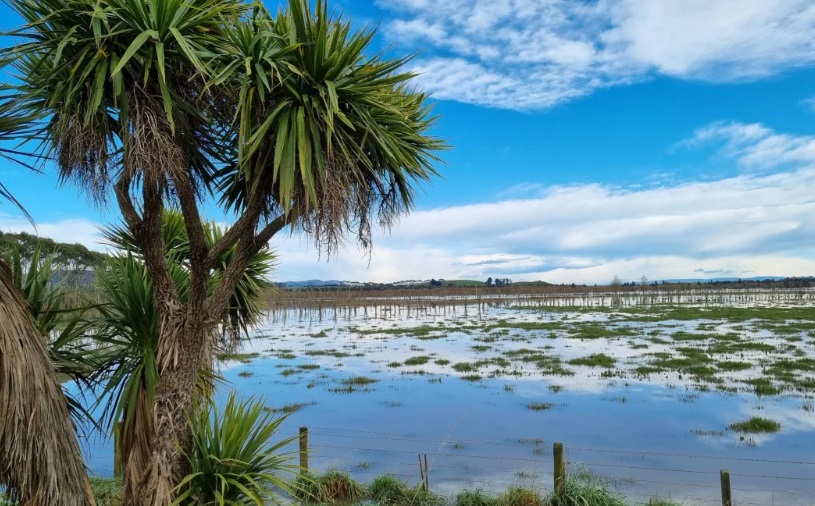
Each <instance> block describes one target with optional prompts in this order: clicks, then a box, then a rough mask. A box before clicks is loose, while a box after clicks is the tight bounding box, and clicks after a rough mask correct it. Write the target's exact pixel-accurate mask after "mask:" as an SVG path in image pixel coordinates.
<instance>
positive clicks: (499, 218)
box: [278, 123, 815, 283]
mask: <svg viewBox="0 0 815 506" xmlns="http://www.w3.org/2000/svg"><path fill="white" fill-rule="evenodd" d="M712 142H715V143H717V144H720V145H721V146H722V147H721V153H722V155H723V156H729V157H734V158H735V159H736V160H737V161H738V162H739V164H741V165H742V166H744V167H746V168H749V169H751V170H748V171H745V172H744V173H742V174H741V175H738V176H735V177H731V178H727V179H720V180H714V181H702V182H700V181H696V182H687V183H683V184H678V185H675V186H665V187H654V188H635V189H630V188H618V187H608V186H602V185H597V184H587V185H577V186H566V187H554V188H547V187H542V186H537V185H528V187H527V188H525V191H527V192H528V191H530V190H531V191H534V192H535V195H534V196H531V197H525V198H523V199H511V198H508V199H504V200H500V201H498V202H490V203H477V204H471V205H463V206H456V207H450V208H443V209H431V210H423V211H418V212H415V213H413V214H412V215H410V216H409V217H408V218H407V219H405V220H404V221H403V222H402V223H401V224H400V226H399V227H398V228H397V229H396V230H395V231H394V232H393V233H392V234H391V235H384V234H380V237H378V238H377V246H376V249H375V250H374V252H373V254H372V256H371V257H370V258H369V257H368V256H366V255H364V254H363V253H360V252H358V251H357V250H356V249H355V248H353V247H350V248H348V249H347V250H346V251H344V252H342V253H341V254H340V255H339V256H338V257H336V258H333V259H323V261H322V262H320V261H318V259H317V257H316V255H315V254H314V253H313V250H312V248H311V246H310V245H309V244H308V243H307V242H305V241H304V240H303V239H301V238H292V239H290V240H286V241H282V242H279V243H278V246H279V248H280V253H281V256H280V262H281V263H280V268H281V275H283V276H284V277H285V276H296V277H297V278H299V279H308V278H325V277H326V276H328V277H331V278H342V279H357V280H375V281H396V280H401V279H428V278H431V277H447V278H451V279H452V278H476V279H482V278H486V277H487V276H493V277H510V278H512V279H516V280H524V279H526V280H529V279H543V280H547V281H553V282H585V283H603V282H608V281H609V280H611V278H612V277H613V276H614V275H619V276H620V277H622V278H623V279H629V280H635V279H639V278H640V276H642V275H646V276H647V277H649V278H651V279H664V278H707V277H721V276H735V277H751V276H759V275H778V276H795V275H808V274H813V273H815V257H813V256H811V255H808V254H807V253H806V251H807V250H808V249H810V248H811V247H812V245H813V237H815V224H813V221H812V219H811V217H812V216H813V213H815V197H814V196H813V195H812V192H811V188H813V187H815V150H813V149H812V146H813V142H815V141H814V140H813V139H810V138H808V137H794V136H788V135H782V134H777V133H775V132H773V131H771V130H770V129H768V128H766V127H764V126H762V125H757V124H756V125H749V124H738V123H716V124H713V125H709V126H707V127H705V128H702V129H700V130H698V131H697V132H696V134H695V135H694V136H693V138H692V139H689V140H688V141H686V143H685V144H688V145H697V144H700V143H712ZM773 159H775V160H776V161H777V163H776V164H775V165H774V166H773V165H772V164H771V160H773ZM779 164H781V166H784V167H786V166H787V165H789V164H792V166H791V167H789V168H786V170H781V171H779V170H771V169H773V168H774V169H778V167H779ZM759 169H760V170H759ZM511 193H512V192H509V194H511Z"/></svg>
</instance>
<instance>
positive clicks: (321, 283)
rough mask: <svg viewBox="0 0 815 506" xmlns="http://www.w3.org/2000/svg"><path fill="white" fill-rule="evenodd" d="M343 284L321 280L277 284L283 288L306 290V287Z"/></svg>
mask: <svg viewBox="0 0 815 506" xmlns="http://www.w3.org/2000/svg"><path fill="white" fill-rule="evenodd" d="M342 283H343V282H342V281H337V280H333V279H332V280H328V281H324V280H321V279H309V280H306V281H283V282H280V283H277V286H280V287H283V288H304V287H308V288H313V287H318V286H340V285H342Z"/></svg>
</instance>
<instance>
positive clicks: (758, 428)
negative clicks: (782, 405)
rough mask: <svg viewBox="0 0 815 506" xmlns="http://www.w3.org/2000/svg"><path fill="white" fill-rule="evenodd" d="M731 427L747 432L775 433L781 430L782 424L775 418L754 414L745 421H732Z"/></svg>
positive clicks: (734, 429) (736, 430) (731, 428)
mask: <svg viewBox="0 0 815 506" xmlns="http://www.w3.org/2000/svg"><path fill="white" fill-rule="evenodd" d="M729 428H730V430H732V431H735V432H743V433H746V434H775V433H776V432H779V431H780V430H781V424H780V423H778V422H776V421H775V420H770V419H768V418H761V417H760V416H754V417H752V418H750V419H749V420H745V421H743V422H738V423H731V424H730V426H729Z"/></svg>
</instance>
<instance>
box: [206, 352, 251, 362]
mask: <svg viewBox="0 0 815 506" xmlns="http://www.w3.org/2000/svg"><path fill="white" fill-rule="evenodd" d="M259 356H260V353H217V354H216V355H215V358H217V359H218V360H220V361H221V362H225V361H227V360H236V361H238V362H243V363H244V364H248V363H249V362H251V361H252V359H254V358H258V357H259Z"/></svg>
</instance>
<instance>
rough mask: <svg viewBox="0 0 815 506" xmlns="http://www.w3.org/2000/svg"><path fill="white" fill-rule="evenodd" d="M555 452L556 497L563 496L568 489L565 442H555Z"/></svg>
mask: <svg viewBox="0 0 815 506" xmlns="http://www.w3.org/2000/svg"><path fill="white" fill-rule="evenodd" d="M553 453H554V462H555V472H554V478H555V497H561V496H562V495H563V493H564V492H565V489H566V465H565V464H564V462H563V443H555V445H554V447H553Z"/></svg>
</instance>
